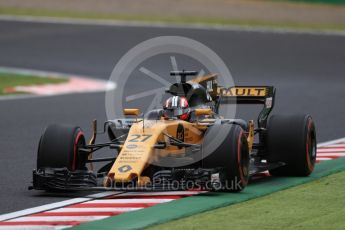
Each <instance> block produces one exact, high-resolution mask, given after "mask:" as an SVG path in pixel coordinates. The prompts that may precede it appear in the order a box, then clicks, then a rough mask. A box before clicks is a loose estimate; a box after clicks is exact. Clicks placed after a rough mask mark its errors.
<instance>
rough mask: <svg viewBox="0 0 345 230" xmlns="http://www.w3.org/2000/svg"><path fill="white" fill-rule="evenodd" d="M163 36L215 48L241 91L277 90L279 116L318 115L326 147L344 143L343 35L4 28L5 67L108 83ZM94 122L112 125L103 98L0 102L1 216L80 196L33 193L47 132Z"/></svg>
mask: <svg viewBox="0 0 345 230" xmlns="http://www.w3.org/2000/svg"><path fill="white" fill-rule="evenodd" d="M164 35H178V36H185V37H189V38H192V39H195V40H198V41H200V42H202V43H204V44H205V45H207V46H208V47H210V48H211V49H212V50H214V51H215V52H216V53H217V54H218V55H219V56H220V57H221V58H222V59H223V60H224V62H225V63H226V64H227V65H228V66H229V68H230V70H231V72H232V75H233V77H234V80H235V83H236V84H250V85H255V84H262V85H274V86H276V88H277V100H276V107H275V109H274V113H309V114H311V115H312V116H313V118H314V120H315V122H316V125H317V128H318V140H319V142H322V141H327V140H332V139H336V138H340V137H343V136H345V131H344V127H345V116H344V114H345V76H344V73H345V37H343V36H326V35H311V34H291V33H289V34H282V33H261V32H249V31H217V30H199V29H171V28H170V29H164V28H148V27H121V26H87V25H62V24H61V25H58V24H45V23H28V22H25V23H24V22H2V21H0V66H8V67H20V68H30V69H38V70H48V71H57V72H65V73H73V74H81V75H88V76H94V77H96V78H102V79H107V78H109V75H110V73H111V71H112V69H113V67H114V66H115V64H116V62H117V61H118V60H119V59H120V58H121V56H122V55H124V54H125V53H126V52H127V51H128V50H129V49H130V48H132V47H133V46H135V45H136V44H138V43H139V42H142V41H144V40H146V39H149V38H153V37H156V36H164ZM187 67H188V65H187ZM156 68H157V71H158V72H160V73H163V72H162V71H165V69H162V68H161V66H156ZM168 71H170V70H167V72H168ZM252 112H253V111H252V110H251V109H249V110H242V109H241V110H240V112H239V114H238V116H239V117H244V118H253V113H252ZM94 118H97V119H98V120H100V121H103V120H105V119H106V116H105V108H104V93H90V94H78V95H77V94H74V95H64V96H54V97H46V98H34V99H20V100H10V101H0V130H1V133H0V146H1V148H0V156H1V157H0V159H1V161H0V163H1V165H0V171H1V180H0V214H2V213H7V212H11V211H16V210H20V209H24V208H29V207H34V206H38V205H42V204H47V203H51V202H55V201H60V200H64V199H68V198H70V197H75V196H79V195H80V194H74V195H73V194H72V195H69V197H66V195H65V194H60V195H56V194H54V195H50V194H43V193H41V192H36V191H28V190H27V186H28V185H29V183H30V181H31V170H32V169H33V168H34V167H35V165H36V148H37V143H38V140H39V137H40V135H41V133H42V131H43V130H44V127H45V126H47V125H48V124H51V123H70V124H77V125H80V126H81V127H83V128H84V130H85V131H86V133H87V134H89V131H90V128H89V126H90V121H91V120H92V119H94Z"/></svg>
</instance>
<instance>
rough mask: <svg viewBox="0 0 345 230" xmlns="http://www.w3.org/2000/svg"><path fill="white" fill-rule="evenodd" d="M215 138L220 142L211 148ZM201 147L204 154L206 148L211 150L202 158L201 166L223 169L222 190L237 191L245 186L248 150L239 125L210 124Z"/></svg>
mask: <svg viewBox="0 0 345 230" xmlns="http://www.w3.org/2000/svg"><path fill="white" fill-rule="evenodd" d="M215 137H217V139H215ZM217 140H221V142H220V143H217V145H218V146H215V147H214V148H215V149H214V150H213V147H211V148H210V146H212V145H214V144H215V142H216V141H217ZM208 145H210V146H208ZM207 146H208V147H207ZM202 149H203V151H204V153H203V154H204V155H206V154H208V153H207V149H212V150H213V152H212V153H211V154H210V155H208V156H207V157H205V159H203V161H202V164H203V168H217V167H222V168H223V169H224V177H225V178H224V179H225V187H223V189H222V190H223V191H227V192H239V191H241V190H243V189H244V188H245V186H246V185H247V184H248V179H249V150H248V143H247V138H246V135H245V134H244V131H243V129H242V128H241V127H240V126H238V125H228V124H223V125H214V126H211V127H210V128H209V129H208V130H207V132H206V134H205V138H204V143H203V146H202Z"/></svg>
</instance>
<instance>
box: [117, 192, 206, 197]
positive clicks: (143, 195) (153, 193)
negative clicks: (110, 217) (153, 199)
mask: <svg viewBox="0 0 345 230" xmlns="http://www.w3.org/2000/svg"><path fill="white" fill-rule="evenodd" d="M204 192H205V191H167V192H126V193H124V194H121V195H120V196H136V195H140V196H142V197H145V196H179V195H196V194H200V193H204Z"/></svg>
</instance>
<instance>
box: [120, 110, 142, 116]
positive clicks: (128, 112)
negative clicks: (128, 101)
mask: <svg viewBox="0 0 345 230" xmlns="http://www.w3.org/2000/svg"><path fill="white" fill-rule="evenodd" d="M123 114H124V115H126V116H139V115H140V109H124V110H123Z"/></svg>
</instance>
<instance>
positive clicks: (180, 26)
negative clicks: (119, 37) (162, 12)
mask: <svg viewBox="0 0 345 230" xmlns="http://www.w3.org/2000/svg"><path fill="white" fill-rule="evenodd" d="M0 20H2V21H16V22H32V23H51V24H67V25H95V26H121V27H124V26H125V27H151V28H171V29H196V30H218V31H243V32H259V33H275V34H288V33H292V34H310V35H318V36H320V35H321V36H324V35H327V36H345V32H343V31H332V30H329V31H316V30H308V29H305V30H298V29H286V28H270V27H265V26H262V27H259V26H256V27H252V26H236V25H206V24H202V23H199V24H196V23H193V24H173V23H164V22H143V21H123V20H101V19H91V20H90V19H75V18H59V17H44V16H16V15H0Z"/></svg>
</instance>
